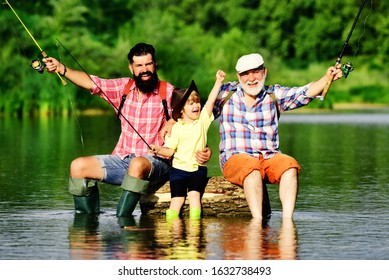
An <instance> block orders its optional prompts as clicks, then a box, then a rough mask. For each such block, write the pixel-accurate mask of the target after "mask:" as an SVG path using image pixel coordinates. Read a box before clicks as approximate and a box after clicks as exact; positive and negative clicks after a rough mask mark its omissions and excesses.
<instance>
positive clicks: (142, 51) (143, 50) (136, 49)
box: [127, 43, 155, 63]
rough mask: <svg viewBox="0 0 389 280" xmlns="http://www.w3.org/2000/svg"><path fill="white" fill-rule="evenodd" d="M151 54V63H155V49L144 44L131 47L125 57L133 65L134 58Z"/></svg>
mask: <svg viewBox="0 0 389 280" xmlns="http://www.w3.org/2000/svg"><path fill="white" fill-rule="evenodd" d="M147 54H151V56H152V58H153V62H155V49H154V47H153V46H152V45H149V44H146V43H138V44H136V45H135V46H133V47H132V48H131V50H130V52H129V53H128V55H127V58H128V60H129V61H130V63H133V62H134V60H133V58H134V56H142V55H147Z"/></svg>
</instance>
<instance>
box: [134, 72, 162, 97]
mask: <svg viewBox="0 0 389 280" xmlns="http://www.w3.org/2000/svg"><path fill="white" fill-rule="evenodd" d="M142 75H150V76H151V79H149V80H146V81H144V80H142ZM134 80H135V85H136V87H137V88H138V89H139V90H140V91H141V92H143V93H151V92H153V91H154V89H156V87H157V85H158V75H157V73H151V72H150V71H146V72H144V73H142V74H139V75H138V76H135V75H134Z"/></svg>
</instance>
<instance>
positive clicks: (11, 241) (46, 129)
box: [0, 111, 389, 260]
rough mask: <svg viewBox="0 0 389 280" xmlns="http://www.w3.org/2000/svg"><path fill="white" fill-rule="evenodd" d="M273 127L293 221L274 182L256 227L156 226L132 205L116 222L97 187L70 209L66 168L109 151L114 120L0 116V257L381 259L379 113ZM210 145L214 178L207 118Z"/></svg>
mask: <svg viewBox="0 0 389 280" xmlns="http://www.w3.org/2000/svg"><path fill="white" fill-rule="evenodd" d="M281 123H282V124H281V126H280V134H281V148H282V151H283V152H284V153H287V154H289V155H292V156H294V157H295V158H296V159H297V160H298V161H299V163H300V165H301V167H302V172H301V175H300V188H299V196H298V200H297V205H296V212H295V216H294V219H293V221H292V220H287V221H283V220H282V219H281V206H280V202H279V199H278V187H277V186H276V185H270V186H268V188H269V195H270V202H271V206H272V217H271V219H270V220H269V221H267V222H266V223H262V222H258V221H256V220H254V219H251V218H249V217H246V218H242V217H240V218H234V217H230V218H212V217H205V218H203V219H202V220H201V221H189V220H187V219H184V220H177V221H174V222H166V221H165V219H164V218H163V217H146V216H141V215H140V210H139V209H136V211H135V213H134V217H133V218H132V219H125V220H124V221H123V220H118V219H117V218H116V217H115V209H116V203H117V201H118V199H119V197H120V194H121V190H120V189H119V188H118V187H112V186H109V185H105V184H101V185H100V192H101V205H102V211H103V213H102V214H100V215H98V216H95V215H76V214H75V213H74V210H73V201H72V197H71V195H70V194H69V193H68V191H67V180H68V172H69V171H68V169H69V164H70V162H71V160H72V159H73V158H75V157H78V156H82V155H91V154H100V153H110V152H111V150H112V149H113V147H114V145H115V143H116V140H117V136H118V133H119V128H118V124H117V123H116V122H115V119H114V117H112V116H78V117H77V119H74V118H60V117H53V118H21V119H18V118H5V117H3V118H0V143H1V146H0V155H1V161H0V259H2V260H69V259H76V260H86V259H94V260H118V259H135V260H142V259H154V260H171V259H174V260H246V259H259V260H276V259H297V260H387V259H389V238H388V232H389V206H388V204H389V182H388V176H389V175H388V174H389V146H388V143H389V113H388V112H385V111H381V112H368V113H366V112H365V113H352V114H350V113H347V114H346V113H345V114H340V113H336V114H335V113H331V114H285V115H283V116H282V117H281ZM209 144H210V146H211V148H212V149H213V151H214V153H213V157H212V160H211V162H210V163H209V174H210V175H212V176H217V175H221V173H220V170H219V167H218V166H219V165H218V158H217V156H218V153H217V144H218V132H217V125H213V126H212V128H211V130H210V137H209ZM123 223H126V225H127V227H126V228H121V227H120V225H121V224H123Z"/></svg>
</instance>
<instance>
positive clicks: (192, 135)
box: [151, 70, 226, 219]
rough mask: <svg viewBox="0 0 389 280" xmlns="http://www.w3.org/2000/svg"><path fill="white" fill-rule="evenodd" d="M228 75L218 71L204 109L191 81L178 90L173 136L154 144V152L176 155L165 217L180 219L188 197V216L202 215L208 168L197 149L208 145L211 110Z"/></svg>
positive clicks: (194, 217) (166, 155) (198, 217)
mask: <svg viewBox="0 0 389 280" xmlns="http://www.w3.org/2000/svg"><path fill="white" fill-rule="evenodd" d="M225 76H226V74H225V73H224V72H223V71H221V70H218V71H217V73H216V81H215V84H214V86H213V88H212V90H211V92H210V94H209V96H208V99H207V102H206V103H205V105H204V108H203V109H202V110H201V104H200V95H199V93H198V90H197V87H196V85H195V83H194V81H192V83H191V85H190V87H189V88H188V89H186V90H185V91H184V93H183V94H182V90H180V89H175V90H174V92H173V99H175V98H177V99H179V100H174V101H173V102H172V103H176V105H175V106H174V108H173V118H174V120H176V121H177V122H176V123H175V124H174V125H173V128H172V132H171V135H170V137H166V139H165V144H164V146H163V147H159V146H155V145H151V148H152V150H151V153H154V154H155V155H159V156H164V157H172V156H173V155H174V157H173V167H172V170H171V173H170V192H171V201H170V206H169V209H168V210H167V211H166V218H168V219H172V218H177V217H179V215H180V211H181V208H182V206H183V204H184V202H185V198H186V196H188V199H189V217H190V218H191V219H200V218H201V197H202V195H203V193H204V190H205V187H206V185H207V182H208V180H207V167H206V166H205V165H200V164H199V163H198V162H197V161H196V159H195V156H194V154H195V152H196V151H198V150H200V149H203V148H204V147H205V146H206V144H207V131H208V128H209V126H210V125H211V123H212V121H213V120H214V116H213V113H212V110H213V106H214V103H215V101H216V97H217V95H218V93H219V90H220V86H221V85H222V83H223V81H224V77H225Z"/></svg>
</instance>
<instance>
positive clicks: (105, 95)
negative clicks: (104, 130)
mask: <svg viewBox="0 0 389 280" xmlns="http://www.w3.org/2000/svg"><path fill="white" fill-rule="evenodd" d="M57 41H58V43H59V44H60V45H61V46H62V47H63V49H64V50H65V51H66V52H67V53H68V54H69V56H70V57H71V58H72V59H73V60H74V62H76V63H77V65H78V67H80V69H81V70H82V71H83V72H84V73H85V74H86V75H87V76H88V77H89V79H91V81H92V82H93V84H94V85H95V86H96V87H97V88H98V89H99V91H100V92H101V93H102V94H103V95H104V97H105V98H106V99H107V101H108V102H109V104H111V106H112V107H113V108H114V109H115V110H116V111H117V112H118V113H119V114H120V115H121V116H122V118H123V119H124V120H125V121H126V122H127V124H128V125H129V126H130V127H131V128H132V129H133V130H134V131H135V133H136V134H137V135H138V136H139V138H140V139H141V140H142V141H143V142H144V143H145V144H146V146H147V147H148V148H149V149H150V150H152V148H151V147H150V145H149V144H148V143H147V142H146V140H145V139H144V138H143V137H142V135H140V134H139V132H138V131H137V130H136V128H135V127H134V126H133V125H132V124H131V123H130V121H129V120H128V119H127V118H126V117H125V116H124V115H123V114H122V112H119V109H118V108H117V107H116V105H115V104H114V103H113V102H112V101H111V99H110V98H109V97H108V96H107V94H106V93H105V92H104V91H103V90H102V89H101V87H100V86H99V85H98V84H97V83H96V82H95V81H94V80H93V79H92V77H91V76H90V75H89V74H88V72H86V70H85V69H84V67H82V65H81V64H80V63H79V62H78V61H77V59H76V58H75V57H74V56H73V55H72V54H71V53H70V51H69V50H68V49H67V48H66V47H65V46H64V45H63V44H62V43H61V41H60V40H59V39H58V38H57Z"/></svg>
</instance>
